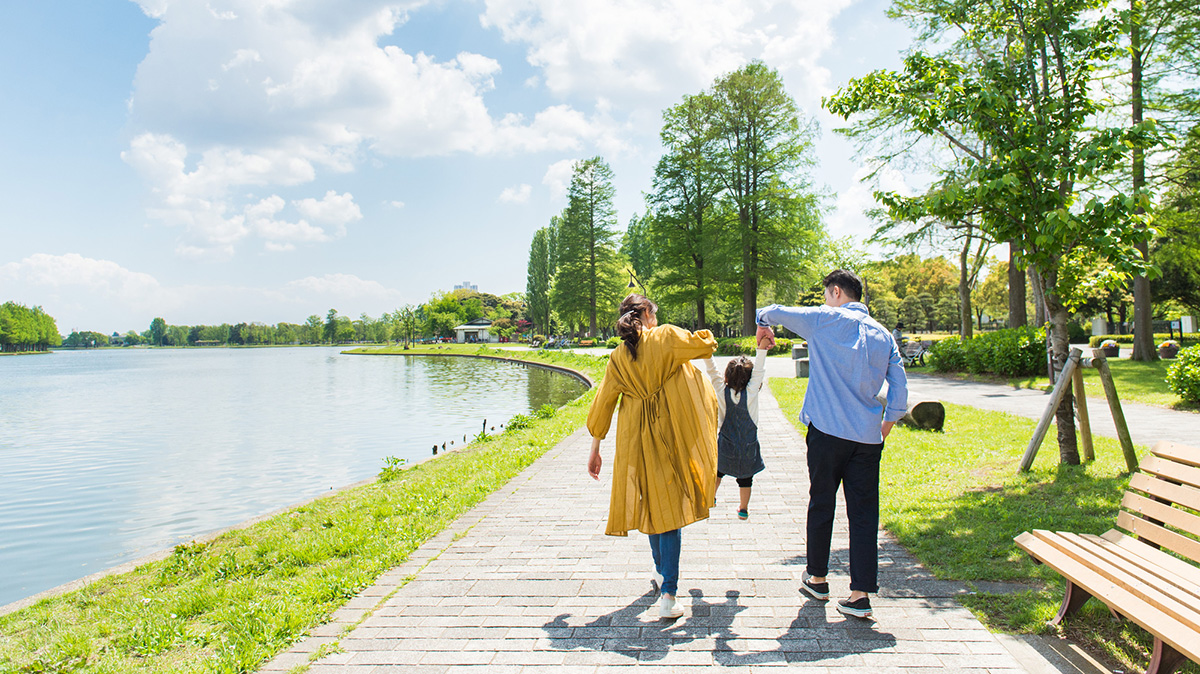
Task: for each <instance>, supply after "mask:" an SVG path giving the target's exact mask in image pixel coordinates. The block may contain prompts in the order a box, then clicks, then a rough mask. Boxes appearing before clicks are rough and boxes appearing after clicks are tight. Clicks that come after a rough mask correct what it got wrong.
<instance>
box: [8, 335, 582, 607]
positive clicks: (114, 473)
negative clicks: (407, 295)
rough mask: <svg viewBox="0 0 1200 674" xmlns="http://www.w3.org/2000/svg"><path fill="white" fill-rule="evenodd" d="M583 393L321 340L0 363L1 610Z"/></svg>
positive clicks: (463, 362)
mask: <svg viewBox="0 0 1200 674" xmlns="http://www.w3.org/2000/svg"><path fill="white" fill-rule="evenodd" d="M582 391H583V384H581V383H580V382H579V381H577V380H575V379H574V378H571V377H566V376H563V375H561V374H558V373H554V372H549V371H546V370H543V369H540V368H527V367H523V366H520V365H512V364H506V363H501V362H496V361H486V360H479V359H473V358H451V357H441V358H430V357H412V356H396V357H364V356H346V355H342V354H340V353H338V350H337V349H329V348H289V349H202V350H122V351H116V350H114V351H97V352H60V353H55V354H51V355H44V356H28V357H24V356H23V357H6V358H0V570H2V571H0V605H2V604H5V603H8V602H10V601H14V600H16V599H19V598H21V597H24V596H27V595H29V594H33V593H35V592H39V591H41V590H44V589H47V588H50V587H53V586H55V585H58V584H61V583H64V582H67V581H70V580H72V579H75V578H78V577H81V576H84V575H87V574H89V573H94V572H96V571H99V570H101V569H104V568H107V567H109V566H112V565H114V564H119V563H121V562H123V561H127V560H129V559H133V558H136V557H138V556H140V555H142V554H145V553H146V552H149V551H152V550H156V549H160V548H164V547H169V546H171V545H174V544H176V543H178V542H182V541H186V540H189V539H190V538H192V537H194V536H196V535H198V534H200V533H203V532H206V531H211V530H213V529H218V528H221V527H224V526H228V525H231V524H234V523H237V522H240V521H242V520H245V519H247V518H249V517H254V516H256V515H259V514H262V513H264V512H268V511H270V510H273V509H276V508H279V507H282V506H285V505H288V504H290V503H294V502H296V501H299V500H302V499H304V498H307V497H310V496H313V495H316V494H320V493H322V492H326V491H328V490H330V489H331V488H335V487H339V486H342V485H345V484H350V483H353V482H356V481H359V480H362V479H366V478H368V477H371V476H373V475H374V474H375V473H376V472H378V470H379V468H380V466H381V465H382V458H383V457H384V456H389V455H391V456H397V457H401V458H406V459H408V460H409V461H410V462H412V461H419V460H423V459H425V458H426V457H428V456H429V454H430V448H431V446H432V445H434V444H439V445H440V444H441V443H442V442H448V441H449V440H452V439H453V440H455V441H456V445H455V446H461V444H462V437H463V436H464V435H467V436H468V438H470V437H474V436H475V434H477V433H478V432H479V429H480V426H481V423H482V420H483V419H484V418H487V420H488V424H489V425H495V426H496V427H497V430H499V425H500V424H501V423H503V422H505V421H507V420H508V418H509V417H511V416H512V415H513V414H517V413H527V412H529V411H531V410H533V409H536V408H538V407H540V406H541V405H543V404H546V403H549V404H551V405H554V406H556V407H557V406H559V405H562V404H564V403H565V402H567V401H569V400H571V399H573V398H574V397H576V396H578V395H579V394H580V393H581V392H582Z"/></svg>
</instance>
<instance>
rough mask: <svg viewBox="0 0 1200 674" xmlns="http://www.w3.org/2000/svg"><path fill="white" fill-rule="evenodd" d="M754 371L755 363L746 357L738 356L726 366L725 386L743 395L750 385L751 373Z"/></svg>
mask: <svg viewBox="0 0 1200 674" xmlns="http://www.w3.org/2000/svg"><path fill="white" fill-rule="evenodd" d="M753 371H754V363H751V362H750V359H749V358H747V357H745V356H738V357H737V358H734V359H733V360H731V361H729V364H728V365H726V366H725V385H726V386H728V387H729V388H731V389H733V390H734V391H737V392H738V393H741V392H742V391H745V390H746V384H748V383H750V373H751V372H753Z"/></svg>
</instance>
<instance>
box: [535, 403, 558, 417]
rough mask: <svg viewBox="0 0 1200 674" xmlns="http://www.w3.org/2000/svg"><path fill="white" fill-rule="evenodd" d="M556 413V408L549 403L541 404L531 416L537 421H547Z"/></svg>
mask: <svg viewBox="0 0 1200 674" xmlns="http://www.w3.org/2000/svg"><path fill="white" fill-rule="evenodd" d="M557 412H558V408H556V407H555V406H554V405H551V404H550V403H542V406H541V407H539V408H537V409H536V410H534V411H533V416H535V417H537V418H539V419H549V418H551V417H553V416H554V415H555V414H556V413H557Z"/></svg>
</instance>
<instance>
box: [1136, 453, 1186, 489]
mask: <svg viewBox="0 0 1200 674" xmlns="http://www.w3.org/2000/svg"><path fill="white" fill-rule="evenodd" d="M1138 468H1140V469H1141V471H1142V472H1143V473H1150V474H1151V475H1157V476H1159V477H1162V478H1166V479H1168V480H1173V481H1175V482H1182V483H1183V484H1186V485H1189V486H1191V487H1196V488H1200V468H1194V467H1192V466H1186V465H1184V464H1182V463H1177V462H1175V461H1169V460H1167V459H1164V458H1161V457H1157V456H1148V457H1146V460H1144V461H1142V463H1141V465H1140V466H1138Z"/></svg>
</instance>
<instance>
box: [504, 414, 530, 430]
mask: <svg viewBox="0 0 1200 674" xmlns="http://www.w3.org/2000/svg"><path fill="white" fill-rule="evenodd" d="M532 422H533V418H532V417H529V416H527V415H524V414H514V415H513V417H512V418H511V419H509V420H508V424H506V425H505V426H504V432H505V433H510V432H513V431H520V430H524V429H526V428H529V424H531V423H532Z"/></svg>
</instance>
